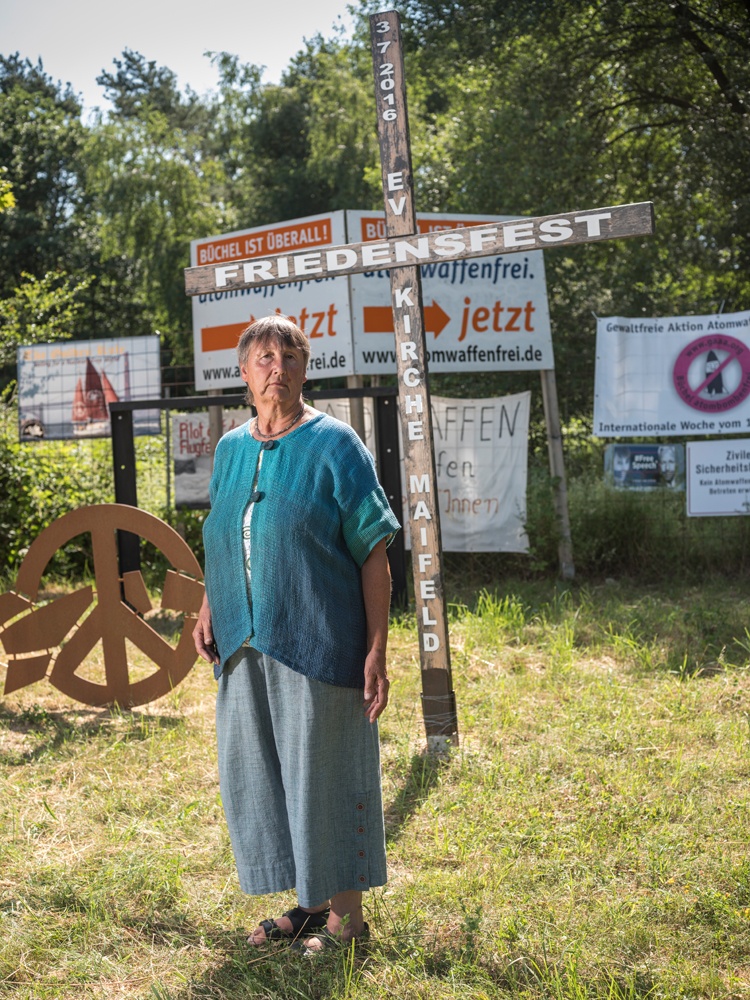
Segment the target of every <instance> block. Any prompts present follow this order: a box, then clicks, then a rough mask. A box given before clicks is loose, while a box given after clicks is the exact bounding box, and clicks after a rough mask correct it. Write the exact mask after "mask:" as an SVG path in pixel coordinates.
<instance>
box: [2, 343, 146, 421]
mask: <svg viewBox="0 0 750 1000" xmlns="http://www.w3.org/2000/svg"><path fill="white" fill-rule="evenodd" d="M17 361H18V431H19V437H20V439H21V440H22V441H32V440H38V439H42V438H44V439H47V440H50V439H60V438H83V437H109V434H110V431H111V426H110V418H109V404H110V403H118V402H126V401H128V400H134V399H158V398H159V397H160V396H161V364H160V357H159V338H158V337H156V336H148V337H118V338H113V339H111V340H109V339H108V340H77V341H70V340H63V341H57V342H56V343H54V344H33V345H29V346H28V347H19V348H18V350H17ZM133 429H134V431H135V433H136V434H158V433H159V432H160V430H161V418H160V416H159V411H158V410H135V412H134V414H133Z"/></svg>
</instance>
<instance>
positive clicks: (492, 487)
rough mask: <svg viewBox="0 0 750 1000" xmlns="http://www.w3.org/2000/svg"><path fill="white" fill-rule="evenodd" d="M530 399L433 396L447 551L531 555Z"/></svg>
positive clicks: (523, 395) (526, 394)
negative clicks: (528, 516)
mask: <svg viewBox="0 0 750 1000" xmlns="http://www.w3.org/2000/svg"><path fill="white" fill-rule="evenodd" d="M530 400H531V393H529V392H520V393H517V394H515V395H513V396H502V397H495V398H492V399H449V398H447V397H443V396H433V397H432V427H433V432H434V437H435V466H436V469H437V481H438V506H439V508H440V526H441V532H442V537H443V549H444V550H445V551H446V552H528V550H529V540H528V537H527V535H526V528H525V522H526V481H527V452H528V433H529V408H530ZM405 497H406V492H405V490H404V498H405ZM404 524H408V519H407V518H405V519H404ZM408 546H409V539H408V538H407V547H408Z"/></svg>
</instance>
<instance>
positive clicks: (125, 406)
mask: <svg viewBox="0 0 750 1000" xmlns="http://www.w3.org/2000/svg"><path fill="white" fill-rule="evenodd" d="M365 396H369V397H372V398H374V400H375V430H376V433H375V440H376V442H377V456H378V475H379V477H380V482H381V484H382V486H383V489H384V490H385V495H386V496H387V497H388V502H389V503H390V505H391V509H392V510H393V513H394V514H395V515H396V517H397V518H398V521H399V524H400V525H401V528H402V530H401V531H400V532H399V533H398V535H397V536H396V539H395V540H394V542H393V544H392V545H390V546H389V548H388V561H389V562H390V566H391V576H392V578H393V597H392V603H393V604H394V605H396V606H398V607H405V606H406V603H407V589H406V548H405V545H404V532H403V517H402V509H401V467H400V462H399V448H398V435H399V429H398V406H397V405H396V399H397V397H398V389H397V388H396V387H395V386H369V387H367V388H363V389H320V390H318V391H316V392H306V393H305V398H306V399H310V400H316V399H321V400H322V399H361V398H363V397H365ZM242 405H246V399H245V396H244V394H240V393H233V394H231V395H221V396H183V397H179V396H171V397H168V398H166V399H139V400H128V401H127V402H120V403H111V404H110V407H109V411H110V415H111V418H112V463H113V468H114V478H115V502H116V503H124V504H128V505H129V506H131V507H137V506H138V485H137V482H136V470H135V438H134V434H133V411H134V410H205V409H206V408H207V407H209V406H242ZM118 543H119V555H120V572H121V573H125V572H128V571H130V570H138V569H140V566H141V556H140V545H139V540H138V536H137V535H133V534H130V532H127V531H121V532H119V538H118Z"/></svg>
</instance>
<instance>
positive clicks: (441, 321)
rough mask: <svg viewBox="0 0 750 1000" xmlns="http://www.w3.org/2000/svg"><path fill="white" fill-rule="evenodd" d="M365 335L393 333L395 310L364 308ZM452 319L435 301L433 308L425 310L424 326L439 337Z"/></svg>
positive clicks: (380, 307)
mask: <svg viewBox="0 0 750 1000" xmlns="http://www.w3.org/2000/svg"><path fill="white" fill-rule="evenodd" d="M363 312H364V325H365V333H393V310H392V309H391V307H390V306H365V307H364V310H363ZM450 321H451V318H450V316H449V315H448V313H446V312H445V311H444V310H443V309H441V308H440V306H439V305H438V304H437V302H436V301H435V300H434V299H433V300H432V305H431V306H425V308H424V324H425V327H426V329H427V331H428V332H429V331H432V332H433V333H434V334H435V336H436V337H439V336H440V334H441V333H442V332H443V330H444V329H445V328H446V326H447V325H448V324H449V323H450Z"/></svg>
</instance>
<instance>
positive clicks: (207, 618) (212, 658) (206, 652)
mask: <svg viewBox="0 0 750 1000" xmlns="http://www.w3.org/2000/svg"><path fill="white" fill-rule="evenodd" d="M193 642H194V643H195V651H196V653H197V654H198V656H202V657H203V659H204V660H206V662H207V663H218V662H219V651H218V649H217V648H216V643H215V642H214V633H213V629H212V628H211V609H210V608H209V606H208V597H207V596H206V595H205V594H204V595H203V604H201V609H200V611H199V612H198V621H197V622H196V623H195V628H194V629H193Z"/></svg>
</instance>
